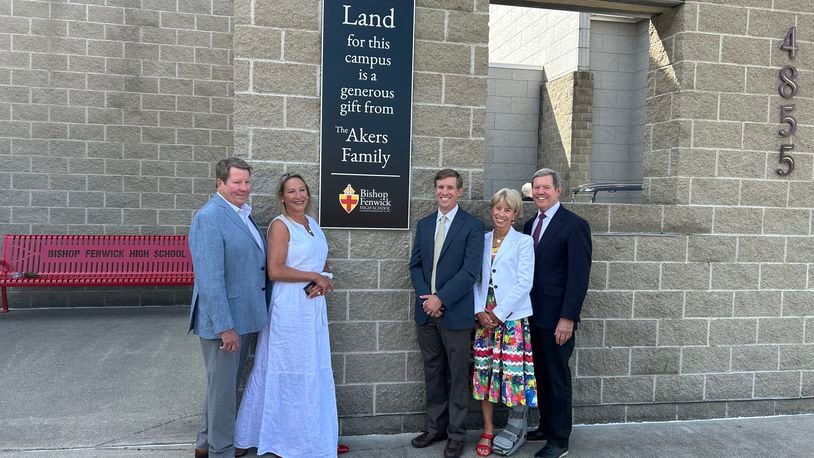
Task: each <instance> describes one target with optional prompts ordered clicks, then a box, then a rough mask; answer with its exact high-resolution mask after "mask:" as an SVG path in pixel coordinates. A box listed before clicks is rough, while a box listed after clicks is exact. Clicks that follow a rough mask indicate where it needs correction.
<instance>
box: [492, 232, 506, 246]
mask: <svg viewBox="0 0 814 458" xmlns="http://www.w3.org/2000/svg"><path fill="white" fill-rule="evenodd" d="M506 234H508V232H507V233H506ZM506 234H503V235H502V236H500V237H498V236H497V232H495V242H496V243H497V244H498V246H500V244H501V243H503V239H505V238H506Z"/></svg>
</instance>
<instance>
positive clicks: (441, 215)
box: [410, 169, 483, 457]
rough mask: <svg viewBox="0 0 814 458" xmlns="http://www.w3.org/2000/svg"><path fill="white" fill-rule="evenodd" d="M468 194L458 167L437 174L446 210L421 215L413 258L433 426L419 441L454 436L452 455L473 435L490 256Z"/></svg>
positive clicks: (416, 441) (418, 330)
mask: <svg viewBox="0 0 814 458" xmlns="http://www.w3.org/2000/svg"><path fill="white" fill-rule="evenodd" d="M462 194H463V179H462V178H461V175H460V174H459V173H458V172H456V171H455V170H452V169H443V170H440V171H439V172H438V173H437V174H435V201H436V202H437V203H438V211H437V212H432V213H431V214H429V215H427V216H426V217H424V218H422V219H421V220H419V221H418V224H417V225H416V231H415V241H414V243H413V251H412V255H411V257H410V277H411V279H412V281H413V287H414V288H415V294H416V302H415V321H416V333H417V336H418V345H419V347H420V348H421V356H422V357H423V359H424V380H425V383H426V396H427V431H425V432H424V433H422V434H421V435H420V436H418V437H416V438H414V439H413V440H412V444H413V446H414V447H416V448H424V447H427V446H429V445H431V444H432V443H433V442H437V441H441V440H444V439H447V438H448V439H449V440H448V441H447V445H446V448H445V449H444V456H446V457H458V456H461V453H462V452H463V447H464V439H465V438H466V413H467V410H468V406H469V400H470V398H471V397H472V396H471V393H470V390H469V378H470V375H471V374H470V372H469V355H470V348H471V346H472V337H471V336H472V328H473V327H474V325H475V303H474V290H473V286H474V284H475V281H476V280H477V279H478V277H479V275H480V271H481V264H482V259H483V223H481V222H480V220H478V219H477V218H475V217H473V216H472V215H470V214H469V213H467V212H465V211H464V210H463V209H461V208H460V207H459V206H458V198H459V197H460V196H461V195H462ZM448 382H449V383H448ZM447 385H449V389H447Z"/></svg>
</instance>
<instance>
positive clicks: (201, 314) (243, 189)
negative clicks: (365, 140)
mask: <svg viewBox="0 0 814 458" xmlns="http://www.w3.org/2000/svg"><path fill="white" fill-rule="evenodd" d="M251 170H252V169H251V167H250V166H249V164H247V163H246V162H245V161H243V160H242V159H238V158H229V159H223V160H221V161H220V162H218V164H217V166H216V168H215V175H216V178H215V189H216V190H217V192H216V193H215V195H213V196H212V198H211V199H209V201H208V202H207V203H206V204H205V205H204V206H203V207H202V208H201V209H200V210H199V211H198V213H197V214H196V215H195V217H194V218H193V219H192V225H191V227H190V229H189V249H190V252H191V253H192V263H193V267H194V269H195V287H194V290H193V292H192V306H191V307H190V313H189V329H190V331H192V332H194V333H195V334H196V335H197V336H198V337H200V339H201V348H202V350H203V359H204V364H205V365H206V378H207V387H206V399H205V400H204V406H203V416H202V418H201V423H200V426H199V427H198V437H197V438H196V440H195V456H198V457H203V456H210V457H233V456H234V453H235V448H234V433H235V418H236V416H237V387H238V383H239V380H240V376H241V374H242V373H243V366H244V364H245V362H246V355H247V354H248V351H249V347H250V345H251V342H253V337H254V334H256V333H257V332H258V331H260V330H261V329H262V328H263V326H264V325H265V323H266V319H267V311H268V299H269V297H270V293H271V285H270V283H269V281H268V277H267V276H266V241H265V239H264V238H263V236H262V235H261V233H260V230H259V229H258V228H257V225H256V224H255V222H254V220H252V218H251V207H250V206H249V205H248V204H247V203H246V201H247V200H248V199H249V194H250V193H251Z"/></svg>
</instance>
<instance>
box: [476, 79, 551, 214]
mask: <svg viewBox="0 0 814 458" xmlns="http://www.w3.org/2000/svg"><path fill="white" fill-rule="evenodd" d="M544 76H545V75H544V73H543V70H542V69H541V68H535V67H527V66H519V65H506V64H491V65H490V66H489V79H488V83H487V93H488V97H487V99H486V161H485V164H484V170H483V172H484V191H483V193H484V194H483V197H484V199H487V200H488V199H490V198H491V196H492V194H494V192H495V191H497V190H498V189H500V188H504V187H506V188H512V189H517V190H518V191H519V190H520V188H521V186H523V184H524V183H527V182H528V181H529V177H530V176H531V175H532V174H533V173H534V171H535V170H537V168H538V167H537V144H538V135H537V128H538V124H539V117H540V87H541V85H542V84H543V78H544Z"/></svg>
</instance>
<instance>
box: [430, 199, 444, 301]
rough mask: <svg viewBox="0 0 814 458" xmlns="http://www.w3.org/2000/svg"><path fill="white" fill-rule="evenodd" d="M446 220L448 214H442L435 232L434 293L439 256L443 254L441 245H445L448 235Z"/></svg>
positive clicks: (431, 281) (433, 253) (433, 290)
mask: <svg viewBox="0 0 814 458" xmlns="http://www.w3.org/2000/svg"><path fill="white" fill-rule="evenodd" d="M446 222H447V217H446V215H444V216H441V221H439V222H438V230H437V231H436V232H435V246H434V247H433V252H432V279H431V280H430V288H431V289H432V294H435V292H436V291H437V290H436V289H435V266H436V265H438V258H439V257H440V256H441V247H443V246H444V237H446V228H445V227H444V226H445V225H446Z"/></svg>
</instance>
